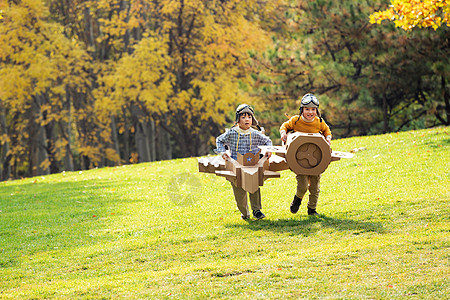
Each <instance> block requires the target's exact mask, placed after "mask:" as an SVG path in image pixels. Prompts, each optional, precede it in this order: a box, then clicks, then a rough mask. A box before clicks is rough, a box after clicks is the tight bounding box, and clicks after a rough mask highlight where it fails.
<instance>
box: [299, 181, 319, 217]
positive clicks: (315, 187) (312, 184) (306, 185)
mask: <svg viewBox="0 0 450 300" xmlns="http://www.w3.org/2000/svg"><path fill="white" fill-rule="evenodd" d="M296 178H297V193H296V195H297V197H299V198H300V199H302V198H303V196H304V195H305V193H306V191H307V190H308V189H309V201H308V207H309V208H311V209H316V207H317V201H318V200H319V193H320V175H297V176H296Z"/></svg>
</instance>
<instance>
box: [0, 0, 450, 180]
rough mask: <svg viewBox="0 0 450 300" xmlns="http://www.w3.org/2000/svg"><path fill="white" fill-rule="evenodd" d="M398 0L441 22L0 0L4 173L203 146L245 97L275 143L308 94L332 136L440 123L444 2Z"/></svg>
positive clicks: (233, 4) (284, 7)
mask: <svg viewBox="0 0 450 300" xmlns="http://www.w3.org/2000/svg"><path fill="white" fill-rule="evenodd" d="M393 2H403V3H406V4H408V3H409V2H414V3H416V4H417V3H426V2H429V3H440V5H441V6H436V7H437V9H436V11H434V13H433V14H432V15H431V17H430V16H426V17H425V21H426V22H429V21H430V20H437V21H438V22H434V23H433V22H431V23H430V22H429V23H430V24H428V26H427V24H425V25H424V26H416V27H415V28H414V30H406V31H405V30H403V29H401V28H398V27H396V25H397V26H405V24H400V23H399V22H401V21H402V20H403V21H404V20H405V18H400V19H397V20H395V22H390V21H389V20H388V21H384V22H381V24H377V17H378V23H380V21H381V19H383V15H375V16H372V19H371V18H370V16H371V14H373V13H374V12H376V11H380V10H384V9H387V8H388V7H389V4H390V2H389V1H387V0H386V1H385V0H375V1H348V0H343V1H326V0H313V1H311V0H308V1H300V0H217V1H216V0H152V1H150V0H128V1H124V0H114V1H111V0H13V1H7V0H2V1H0V9H1V12H0V171H1V180H6V179H10V178H20V177H26V176H36V175H45V174H50V173H58V172H61V171H72V170H82V169H89V168H94V167H105V166H115V165H120V164H128V163H137V162H148V161H154V160H165V159H172V158H178V157H189V156H200V155H205V154H208V153H212V149H213V148H214V144H215V137H216V136H217V135H219V134H220V133H222V132H223V131H224V130H225V128H226V127H230V126H232V125H233V122H234V111H235V108H236V106H237V105H238V104H240V103H249V104H251V105H253V106H254V107H255V109H256V116H257V119H258V120H259V122H260V123H261V125H262V126H264V127H265V130H266V134H268V135H270V137H271V138H272V140H273V141H274V144H279V143H280V142H279V141H280V140H279V133H278V128H279V126H280V124H281V123H282V122H283V121H285V120H286V115H285V114H288V115H293V114H296V113H298V106H299V102H298V99H299V97H300V98H301V96H302V95H303V94H305V93H307V92H313V93H315V94H316V95H317V96H318V97H319V99H320V101H321V105H320V108H321V113H322V116H323V117H324V119H325V120H326V121H327V123H328V124H329V125H330V127H331V129H332V132H333V136H334V137H335V138H343V137H350V136H355V135H370V134H379V133H386V132H392V131H400V130H410V129H420V128H427V127H433V126H439V125H450V92H449V82H448V81H449V74H450V64H449V59H450V53H449V52H450V51H449V49H450V47H449V36H450V35H449V27H448V26H440V24H441V22H440V21H441V19H442V18H441V16H444V18H443V19H445V14H446V13H447V15H448V8H449V3H448V1H393ZM402 5H403V6H401V7H400V12H401V11H402V10H403V9H404V10H406V8H408V6H407V5H406V6H405V5H404V4H402ZM409 8H411V7H410V6H409ZM391 9H392V8H391ZM413 15H418V13H417V12H415V13H414V11H413ZM422 15H423V14H422ZM384 18H388V19H390V20H394V15H392V14H391V15H389V14H385V15H384ZM371 21H372V22H371ZM446 21H447V25H448V19H446ZM373 23H375V24H373ZM444 23H445V22H444ZM436 24H437V25H436ZM408 26H409V27H408ZM411 27H414V26H411V25H407V26H406V28H405V27H404V28H405V29H410V28H411Z"/></svg>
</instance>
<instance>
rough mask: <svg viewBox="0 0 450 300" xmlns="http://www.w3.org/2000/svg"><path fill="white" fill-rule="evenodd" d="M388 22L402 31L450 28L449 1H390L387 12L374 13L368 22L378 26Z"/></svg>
mask: <svg viewBox="0 0 450 300" xmlns="http://www.w3.org/2000/svg"><path fill="white" fill-rule="evenodd" d="M383 20H390V21H393V22H394V23H395V26H397V27H401V28H403V29H404V30H410V29H412V28H414V27H416V26H417V27H432V28H433V29H434V30H436V29H437V28H439V27H440V26H442V25H446V26H450V0H423V1H420V0H391V5H390V7H389V8H388V9H387V10H384V11H379V12H375V13H373V14H372V15H371V16H370V22H371V23H372V24H373V23H377V24H380V23H381V21H383Z"/></svg>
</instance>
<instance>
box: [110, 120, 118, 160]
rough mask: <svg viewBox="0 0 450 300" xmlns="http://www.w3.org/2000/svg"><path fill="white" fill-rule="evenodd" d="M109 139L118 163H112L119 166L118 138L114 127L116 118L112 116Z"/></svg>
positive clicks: (115, 126)
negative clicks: (117, 157)
mask: <svg viewBox="0 0 450 300" xmlns="http://www.w3.org/2000/svg"><path fill="white" fill-rule="evenodd" d="M111 139H112V146H113V149H114V150H115V151H116V153H117V155H118V156H119V161H117V160H116V161H114V165H116V166H117V165H120V148H119V138H118V136H117V125H116V118H115V117H114V116H111Z"/></svg>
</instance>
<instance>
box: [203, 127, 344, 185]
mask: <svg viewBox="0 0 450 300" xmlns="http://www.w3.org/2000/svg"><path fill="white" fill-rule="evenodd" d="M259 148H260V149H261V151H260V152H258V153H257V154H252V153H246V154H244V155H242V154H239V153H238V155H237V160H234V159H231V158H230V159H228V160H226V161H225V160H224V159H223V158H222V157H221V156H211V157H202V158H200V159H199V160H198V170H199V172H204V173H213V174H216V175H217V176H222V177H225V178H226V179H227V180H228V181H230V182H232V183H233V184H234V185H236V186H239V187H242V188H243V189H244V190H245V191H247V192H249V193H254V192H256V191H257V190H258V188H259V187H260V186H262V185H263V184H264V180H266V179H268V178H280V173H278V172H279V171H283V170H287V169H290V170H291V171H292V172H294V173H295V174H297V175H299V174H301V175H319V174H321V173H323V172H324V171H325V170H326V169H327V168H328V165H329V164H330V163H331V162H332V161H337V160H340V159H341V158H352V157H353V154H352V153H347V152H339V151H331V148H330V145H329V144H328V143H327V142H326V140H325V138H324V137H323V136H322V135H321V134H319V133H302V132H293V133H288V135H287V141H286V145H284V146H259ZM266 152H272V153H274V154H273V155H272V156H271V157H270V158H269V159H267V157H265V156H264V157H263V158H261V159H259V156H260V153H266Z"/></svg>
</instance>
